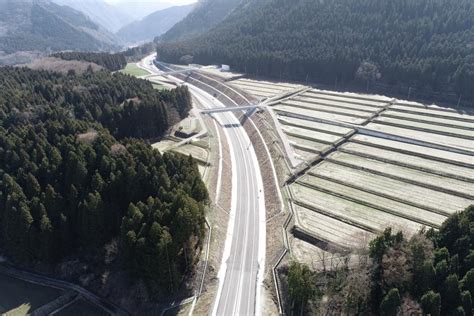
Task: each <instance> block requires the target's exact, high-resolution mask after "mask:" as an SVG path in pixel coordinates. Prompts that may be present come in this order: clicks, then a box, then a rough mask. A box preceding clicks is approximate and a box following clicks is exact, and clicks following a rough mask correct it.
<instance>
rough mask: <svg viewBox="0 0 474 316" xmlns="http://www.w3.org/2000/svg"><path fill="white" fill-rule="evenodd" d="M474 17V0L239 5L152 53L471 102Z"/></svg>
mask: <svg viewBox="0 0 474 316" xmlns="http://www.w3.org/2000/svg"><path fill="white" fill-rule="evenodd" d="M197 12H198V9H196V10H195V11H193V12H192V13H191V14H190V15H189V16H188V17H187V18H186V19H185V20H183V22H182V23H181V24H184V22H186V23H188V22H189V21H190V20H191V17H193V16H195V15H196V13H197ZM473 17H474V1H472V0H457V1H452V0H435V1H432V0H416V1H406V0H330V1H323V0H321V1H316V0H298V1H295V0H251V1H249V0H244V1H243V2H242V4H241V5H239V6H238V7H237V8H235V9H234V10H233V11H232V12H231V13H230V14H229V15H228V16H227V17H226V18H225V19H224V21H222V22H221V23H219V25H217V26H216V27H214V28H213V29H212V30H210V31H209V32H207V33H206V34H203V35H201V36H199V37H196V38H193V39H190V40H183V41H180V42H177V43H158V55H159V58H161V59H163V60H166V61H169V62H179V61H180V59H181V57H182V56H183V55H188V54H189V55H193V56H194V62H196V63H201V64H213V63H222V64H229V65H231V67H233V69H235V70H236V71H245V72H247V73H251V74H258V75H263V76H270V77H274V78H286V79H296V80H305V78H306V79H309V80H311V81H313V82H319V83H326V84H332V85H334V84H335V83H337V85H338V87H341V86H342V85H345V84H348V85H353V84H359V85H363V86H364V88H365V87H366V86H368V83H369V81H372V82H374V83H379V84H380V85H379V86H380V87H381V88H384V87H385V88H386V87H390V89H391V91H394V93H403V94H405V95H406V93H410V92H408V91H410V90H411V89H412V88H413V89H416V90H417V91H419V92H420V95H421V93H425V95H427V96H428V97H432V96H433V95H435V93H436V95H439V93H440V92H441V93H443V95H442V96H441V97H444V96H446V95H449V96H452V95H453V94H454V93H457V94H458V97H462V98H459V100H461V99H462V100H474V89H473V85H472V83H473V82H474V18H473ZM179 24H180V23H178V25H177V26H176V27H174V28H172V29H171V30H170V31H168V32H167V33H166V34H165V35H164V36H163V38H166V37H170V36H171V35H172V32H175V31H176V30H177V29H178V26H179ZM189 32H191V33H192V31H189ZM400 91H401V92H400ZM405 91H407V92H405ZM458 97H455V99H456V100H458ZM471 104H473V103H471Z"/></svg>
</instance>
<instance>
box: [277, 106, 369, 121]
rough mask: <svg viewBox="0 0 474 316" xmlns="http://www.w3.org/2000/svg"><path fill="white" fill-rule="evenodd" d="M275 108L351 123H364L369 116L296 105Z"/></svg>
mask: <svg viewBox="0 0 474 316" xmlns="http://www.w3.org/2000/svg"><path fill="white" fill-rule="evenodd" d="M272 109H273V110H275V111H276V112H277V114H278V113H279V112H283V113H289V114H296V115H299V116H307V117H314V118H319V119H324V120H327V121H333V122H343V123H351V124H363V123H364V122H365V121H366V120H367V118H364V117H355V116H351V115H345V114H338V113H329V112H324V111H318V110H316V109H314V110H309V109H302V108H298V107H294V106H289V105H283V104H278V105H275V106H273V107H272Z"/></svg>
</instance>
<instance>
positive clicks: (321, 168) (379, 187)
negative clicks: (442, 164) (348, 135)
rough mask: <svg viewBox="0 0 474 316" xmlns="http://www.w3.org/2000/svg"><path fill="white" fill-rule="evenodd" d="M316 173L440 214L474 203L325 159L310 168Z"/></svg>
mask: <svg viewBox="0 0 474 316" xmlns="http://www.w3.org/2000/svg"><path fill="white" fill-rule="evenodd" d="M310 172H311V173H312V174H314V175H316V176H320V177H323V178H327V179H331V180H335V181H337V182H339V183H342V184H346V185H349V186H353V187H357V188H359V189H362V190H365V191H368V192H373V193H375V194H379V195H382V196H387V197H390V198H393V199H397V200H401V201H402V202H404V203H407V204H412V205H416V206H420V207H422V208H429V209H432V210H434V211H437V212H439V213H440V214H446V215H448V214H453V213H455V212H458V211H462V210H464V209H465V208H466V207H467V206H469V205H471V204H474V200H472V199H467V198H463V197H459V196H454V195H452V194H448V193H444V192H440V191H435V190H431V189H428V188H424V187H420V186H418V185H415V184H411V183H407V182H404V181H400V180H394V179H390V178H387V177H384V176H381V175H377V174H373V173H371V172H368V171H362V170H357V169H353V168H350V167H346V166H342V165H338V164H334V163H331V162H329V161H324V162H322V163H320V164H319V165H317V166H316V167H315V168H313V169H312V170H311V171H310Z"/></svg>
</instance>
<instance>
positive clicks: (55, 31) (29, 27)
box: [0, 0, 117, 55]
mask: <svg viewBox="0 0 474 316" xmlns="http://www.w3.org/2000/svg"><path fill="white" fill-rule="evenodd" d="M114 48H117V45H116V44H115V42H114V37H113V35H111V34H110V33H107V32H106V31H104V30H102V29H101V28H100V27H99V26H98V25H97V24H95V23H94V22H92V21H91V20H90V19H89V18H87V17H86V16H85V15H83V14H82V13H80V12H78V11H76V10H74V9H72V8H70V7H67V6H59V5H57V4H54V3H52V2H49V1H46V0H22V1H16V0H1V1H0V52H1V54H0V55H2V54H7V55H8V54H13V53H16V52H19V51H40V52H46V51H60V50H85V51H91V50H109V49H114Z"/></svg>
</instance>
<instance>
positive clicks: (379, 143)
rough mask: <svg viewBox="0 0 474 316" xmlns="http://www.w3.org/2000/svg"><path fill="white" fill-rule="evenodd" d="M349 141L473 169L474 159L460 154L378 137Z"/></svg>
mask: <svg viewBox="0 0 474 316" xmlns="http://www.w3.org/2000/svg"><path fill="white" fill-rule="evenodd" d="M351 141H353V142H357V143H362V144H367V145H370V146H374V147H379V148H384V149H387V150H391V151H394V152H404V153H409V154H411V155H414V156H420V157H425V158H429V159H434V160H438V161H444V162H447V163H450V164H455V165H464V166H466V167H469V168H474V159H473V157H472V156H469V155H463V154H460V153H455V152H450V151H446V150H440V149H434V148H429V147H424V146H418V145H414V144H409V143H403V142H399V141H395V140H391V139H383V138H379V137H372V136H366V135H355V136H353V137H352V138H351Z"/></svg>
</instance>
